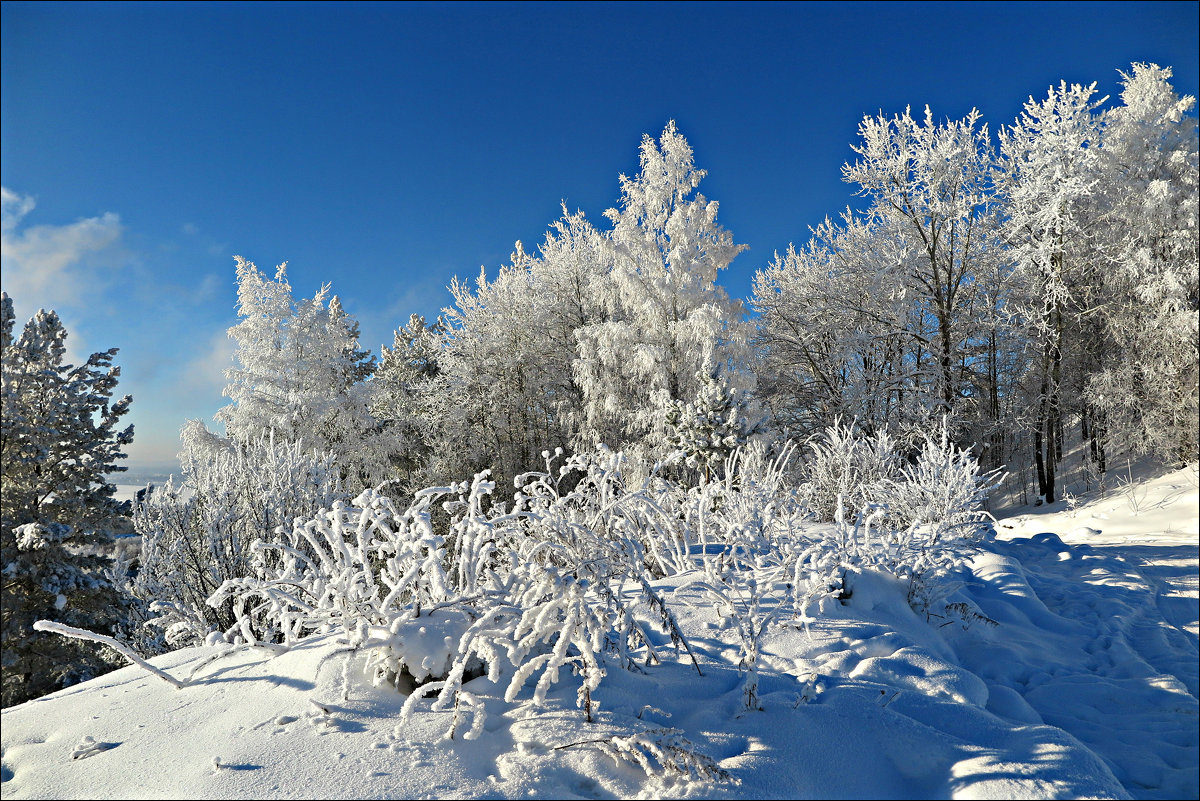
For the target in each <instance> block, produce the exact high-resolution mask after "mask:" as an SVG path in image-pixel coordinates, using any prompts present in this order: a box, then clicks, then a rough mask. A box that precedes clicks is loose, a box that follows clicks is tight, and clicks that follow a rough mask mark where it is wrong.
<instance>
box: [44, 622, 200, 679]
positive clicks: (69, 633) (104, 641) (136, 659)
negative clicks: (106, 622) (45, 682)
mask: <svg viewBox="0 0 1200 801" xmlns="http://www.w3.org/2000/svg"><path fill="white" fill-rule="evenodd" d="M33 630H34V631H50V632H53V633H55V634H61V635H62V636H64V637H70V638H72V639H76V640H91V641H92V642H98V643H100V644H101V645H107V646H108V647H109V648H111V649H113V650H114V651H116V652H117V653H119V654H120V655H121V656H123V657H125V658H126V659H128V660H129V661H130V662H132V663H133V664H135V665H137V666H138V667H142V668H145V669H146V670H148V671H150V672H151V673H153V674H154V675H155V676H158V677H159V678H160V679H162V680H163V681H165V682H167V683H168V684H171V685H173V686H174V687H175V689H177V690H182V689H183V688H184V687H186V686H187V684H186V683H185V682H182V681H180V680H179V679H177V678H175V677H174V676H172V675H170V674H168V673H167V672H166V671H163V670H159V669H158V668H156V667H155V666H154V665H152V664H150V663H149V662H147V661H146V660H145V659H142V658H141V657H140V656H138V655H137V654H135V653H134V652H133V651H131V650H130V649H129V648H128V646H126V645H124V644H122V643H119V642H117V641H116V640H114V639H113V638H112V637H106V636H105V635H103V634H96V633H95V632H92V631H88V630H87V629H77V628H73V627H71V626H64V625H63V624H62V623H55V622H54V621H53V620H39V621H38V622H36V623H34V624H33Z"/></svg>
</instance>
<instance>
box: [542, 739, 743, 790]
mask: <svg viewBox="0 0 1200 801" xmlns="http://www.w3.org/2000/svg"><path fill="white" fill-rule="evenodd" d="M581 746H586V747H589V748H595V749H596V750H598V751H601V752H603V753H605V754H607V755H608V756H610V757H612V758H613V760H614V761H616V762H620V761H622V760H625V761H628V762H633V763H634V764H636V765H638V766H639V767H640V768H641V769H642V770H644V771H645V772H646V774H647V775H649V776H662V777H663V778H666V779H682V780H684V781H693V782H694V781H717V782H730V783H734V784H738V783H740V782H739V780H738V779H737V777H735V776H734V775H733V774H731V773H730V772H729V771H727V770H725V769H724V768H722V767H721V766H720V765H718V764H717V762H716V760H714V759H713V758H712V757H710V756H708V755H707V754H702V753H700V752H699V751H697V750H696V746H695V745H694V744H693V743H692V741H691V740H688V739H687V738H686V737H684V736H683V732H681V731H680V730H679V729H669V728H657V729H647V730H646V731H640V732H637V733H636V734H631V735H629V736H627V737H620V736H614V737H597V738H592V739H588V740H581V741H580V742H577V743H567V744H566V745H560V746H556V747H557V748H559V749H562V748H578V747H581Z"/></svg>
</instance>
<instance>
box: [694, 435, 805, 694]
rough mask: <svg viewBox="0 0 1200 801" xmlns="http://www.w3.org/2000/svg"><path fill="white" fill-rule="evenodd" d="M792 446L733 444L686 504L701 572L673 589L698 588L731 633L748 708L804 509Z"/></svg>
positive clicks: (781, 600) (778, 606)
mask: <svg viewBox="0 0 1200 801" xmlns="http://www.w3.org/2000/svg"><path fill="white" fill-rule="evenodd" d="M792 450H793V449H792V447H791V446H790V445H789V446H785V447H784V448H783V450H782V451H781V453H779V454H778V455H777V456H776V457H775V458H774V459H767V458H766V454H765V452H764V450H763V448H762V447H761V446H756V447H751V448H749V449H739V450H736V451H734V452H733V453H732V454H731V455H730V456H729V458H728V459H727V460H726V462H725V466H724V477H723V479H722V480H720V481H711V482H702V483H701V484H700V486H698V487H696V488H695V489H694V491H692V492H691V493H690V494H689V500H690V501H691V503H689V504H688V505H687V507H686V513H685V514H686V519H688V520H689V521H690V522H692V523H693V525H694V526H695V528H696V530H697V537H698V539H699V543H700V551H701V554H702V561H701V568H702V576H701V577H699V578H697V579H696V580H694V581H691V582H688V583H687V584H685V585H683V586H681V587H679V588H678V589H677V590H676V591H675V594H676V595H677V596H681V597H682V596H683V595H684V594H685V593H687V592H689V591H699V592H700V593H701V595H702V596H703V597H704V598H705V599H706V600H708V601H709V602H711V603H712V604H713V612H714V613H715V615H716V617H717V620H718V621H719V622H720V623H721V625H723V626H728V627H729V628H731V629H733V631H734V632H735V633H736V634H737V637H738V643H739V645H740V646H741V662H740V665H739V667H740V668H741V670H742V672H743V695H744V699H745V704H746V708H747V709H757V708H758V659H759V651H760V644H761V642H762V638H763V635H764V634H765V633H766V631H767V628H768V627H769V626H770V624H771V622H772V621H773V620H774V618H775V616H776V615H777V614H778V613H779V611H780V608H781V604H783V602H784V600H785V598H784V590H785V589H786V587H785V586H784V581H785V580H786V578H787V577H788V576H787V574H786V567H787V566H786V564H785V561H784V555H785V554H786V553H787V549H786V547H785V546H786V543H789V542H791V541H792V539H793V537H794V536H795V533H796V532H797V530H798V529H799V527H800V526H801V525H802V519H803V517H804V508H803V506H802V504H801V503H800V501H799V498H798V497H797V494H796V491H795V489H794V488H793V487H792V486H790V482H788V480H787V464H788V461H789V459H790V457H791V455H792Z"/></svg>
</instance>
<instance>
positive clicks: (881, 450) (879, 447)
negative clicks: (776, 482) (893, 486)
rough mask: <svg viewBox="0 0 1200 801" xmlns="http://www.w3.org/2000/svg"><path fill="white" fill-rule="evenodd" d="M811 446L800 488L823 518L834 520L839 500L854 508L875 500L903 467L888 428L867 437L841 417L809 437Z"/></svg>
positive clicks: (814, 509) (818, 514)
mask: <svg viewBox="0 0 1200 801" xmlns="http://www.w3.org/2000/svg"><path fill="white" fill-rule="evenodd" d="M808 449H809V454H808V457H807V459H806V461H805V463H804V482H803V483H802V484H801V487H800V489H801V492H802V494H803V497H804V500H805V503H806V504H807V505H808V508H809V510H810V511H811V512H812V513H813V514H814V515H816V517H817V518H818V519H820V520H826V521H828V520H832V519H833V516H834V514H836V512H837V509H838V504H839V503H842V504H845V505H846V506H848V507H849V508H850V509H852V510H859V509H863V508H865V507H866V506H867V505H868V504H870V503H874V502H875V501H876V500H877V499H878V496H879V491H880V488H881V487H882V486H883V485H884V484H886V482H888V481H889V480H890V479H891V478H893V477H894V476H895V474H896V472H897V470H898V469H899V462H900V458H899V454H898V453H897V452H896V446H895V441H894V440H893V439H892V438H891V437H890V436H888V434H887V432H885V431H880V432H878V433H876V434H874V435H872V436H869V437H863V436H859V435H858V434H856V433H855V431H854V427H853V426H852V425H848V424H843V423H842V422H841V421H835V422H834V424H833V425H831V426H829V427H828V428H826V429H825V430H824V431H823V432H821V433H820V434H818V435H817V436H816V437H814V438H813V439H811V440H809V443H808Z"/></svg>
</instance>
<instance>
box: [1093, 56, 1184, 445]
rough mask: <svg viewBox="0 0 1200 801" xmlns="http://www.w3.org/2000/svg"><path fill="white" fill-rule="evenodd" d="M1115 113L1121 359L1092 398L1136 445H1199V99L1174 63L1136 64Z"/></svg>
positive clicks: (1110, 330) (1111, 297)
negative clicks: (1178, 84)
mask: <svg viewBox="0 0 1200 801" xmlns="http://www.w3.org/2000/svg"><path fill="white" fill-rule="evenodd" d="M1122 77H1123V78H1124V80H1123V81H1122V86H1123V87H1124V88H1123V91H1122V92H1121V101H1122V105H1120V106H1118V107H1116V108H1114V109H1112V110H1111V111H1109V112H1108V113H1107V114H1106V115H1105V129H1104V139H1103V145H1102V147H1101V149H1100V154H1099V156H1100V160H1101V163H1102V169H1103V170H1104V174H1105V203H1106V211H1107V217H1106V223H1107V224H1106V226H1105V229H1106V234H1107V241H1106V242H1105V243H1104V247H1103V252H1104V256H1105V268H1104V271H1103V273H1102V276H1101V285H1100V287H1099V292H1100V295H1101V298H1102V302H1101V303H1099V304H1098V308H1099V316H1100V317H1101V319H1102V322H1103V330H1104V332H1105V334H1106V337H1107V340H1108V342H1109V346H1110V347H1111V349H1112V358H1111V359H1109V360H1108V361H1107V362H1106V363H1105V364H1104V365H1103V369H1102V370H1100V371H1099V372H1097V373H1096V374H1095V375H1094V376H1092V378H1091V380H1090V381H1089V383H1088V388H1087V390H1088V395H1089V397H1090V398H1091V400H1092V402H1093V403H1094V404H1095V405H1096V406H1097V407H1099V408H1100V409H1101V410H1103V411H1104V412H1105V413H1106V414H1107V416H1108V422H1109V426H1110V428H1111V429H1113V430H1114V431H1115V432H1117V433H1119V434H1122V435H1123V439H1125V440H1126V441H1127V442H1128V443H1129V444H1130V445H1131V446H1132V447H1133V448H1134V449H1135V450H1138V451H1143V452H1150V453H1155V454H1157V455H1159V456H1161V457H1163V458H1167V459H1176V460H1181V461H1188V460H1192V459H1195V458H1196V456H1197V452H1198V449H1200V445H1198V443H1200V431H1198V426H1200V423H1198V420H1200V332H1198V327H1197V326H1198V322H1197V321H1198V315H1200V277H1198V271H1200V265H1198V263H1197V252H1198V250H1200V240H1198V230H1200V224H1198V222H1197V218H1198V216H1200V214H1198V203H1200V200H1198V194H1200V193H1198V188H1200V187H1198V183H1200V182H1198V178H1197V175H1198V172H1200V170H1198V163H1200V156H1198V150H1200V148H1198V145H1197V121H1196V118H1195V116H1191V115H1189V113H1188V112H1190V111H1191V110H1192V109H1193V108H1195V104H1196V99H1195V98H1194V97H1191V96H1184V97H1180V96H1179V95H1178V93H1176V91H1175V90H1174V88H1173V87H1172V86H1171V84H1170V81H1169V79H1170V78H1171V70H1170V69H1169V68H1162V67H1159V66H1158V65H1156V64H1134V65H1133V68H1132V70H1131V72H1130V73H1129V74H1126V73H1122Z"/></svg>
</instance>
